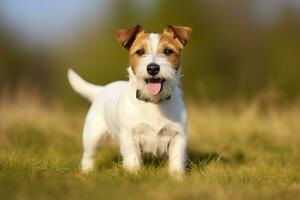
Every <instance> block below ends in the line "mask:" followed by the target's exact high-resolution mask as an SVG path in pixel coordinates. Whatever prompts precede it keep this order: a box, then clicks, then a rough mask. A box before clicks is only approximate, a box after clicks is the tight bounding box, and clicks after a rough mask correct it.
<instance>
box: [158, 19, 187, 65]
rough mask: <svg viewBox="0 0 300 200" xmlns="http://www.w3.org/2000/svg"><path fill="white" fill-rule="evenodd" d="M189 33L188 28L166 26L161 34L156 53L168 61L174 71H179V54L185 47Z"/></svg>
mask: <svg viewBox="0 0 300 200" xmlns="http://www.w3.org/2000/svg"><path fill="white" fill-rule="evenodd" d="M191 31H192V30H191V29H190V28H189V27H183V26H172V25H168V26H166V27H165V29H164V31H163V33H162V34H161V37H160V41H159V47H158V49H159V50H158V51H159V52H161V53H162V54H163V55H164V56H165V57H166V58H167V59H168V61H169V62H170V63H171V64H172V68H173V69H174V70H178V69H179V63H180V52H181V50H182V49H183V47H184V46H185V45H186V43H187V40H188V38H189V36H190V34H191Z"/></svg>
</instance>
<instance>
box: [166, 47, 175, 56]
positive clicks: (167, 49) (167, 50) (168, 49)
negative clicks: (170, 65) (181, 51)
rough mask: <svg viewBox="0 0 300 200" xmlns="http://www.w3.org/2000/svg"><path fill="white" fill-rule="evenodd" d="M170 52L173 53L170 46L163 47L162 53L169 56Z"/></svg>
mask: <svg viewBox="0 0 300 200" xmlns="http://www.w3.org/2000/svg"><path fill="white" fill-rule="evenodd" d="M172 53H174V51H173V50H172V49H170V48H165V50H164V54H165V55H166V56H169V55H171V54H172Z"/></svg>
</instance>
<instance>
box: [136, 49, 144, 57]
mask: <svg viewBox="0 0 300 200" xmlns="http://www.w3.org/2000/svg"><path fill="white" fill-rule="evenodd" d="M135 53H136V54H137V55H138V56H142V55H144V53H145V51H144V50H143V49H140V50H137V51H136V52H135Z"/></svg>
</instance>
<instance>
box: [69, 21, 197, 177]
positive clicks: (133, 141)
mask: <svg viewBox="0 0 300 200" xmlns="http://www.w3.org/2000/svg"><path fill="white" fill-rule="evenodd" d="M191 31H192V30H191V28H189V27H184V26H172V25H167V26H166V27H165V28H164V30H163V32H162V33H160V34H156V33H148V32H145V31H144V29H143V28H142V27H141V26H139V25H137V26H135V27H133V28H126V29H121V30H119V31H117V39H118V41H119V42H120V43H121V44H122V45H123V46H124V47H125V48H126V49H127V50H128V51H129V62H130V66H129V68H128V73H129V81H116V82H112V83H109V84H107V85H105V86H98V85H93V84H91V83H88V82H86V81H85V80H83V79H82V78H80V77H79V76H78V75H77V74H76V73H75V72H74V71H72V70H71V69H69V71H68V78H69V81H70V84H71V86H72V88H73V89H74V90H75V91H76V92H78V93H79V94H80V95H82V96H83V97H85V98H87V99H88V100H90V101H91V102H92V105H91V107H90V109H89V111H88V114H87V116H86V120H85V124H84V128H83V148H84V153H83V157H82V160H81V169H82V171H84V172H88V171H91V170H92V169H93V166H94V160H95V155H96V151H97V147H98V146H99V141H100V140H101V138H103V136H104V135H105V134H106V133H108V134H109V135H111V136H112V137H113V138H115V139H116V140H117V141H118V142H119V145H120V151H121V155H122V158H123V162H122V163H123V166H124V168H125V169H127V170H129V171H131V172H135V171H137V170H138V169H139V168H140V165H141V161H142V159H141V156H142V153H152V154H154V155H162V154H167V155H168V161H169V172H170V174H183V173H184V169H185V160H186V147H187V113H186V108H185V105H184V102H183V99H182V94H181V90H180V53H181V50H182V49H183V47H184V46H185V45H186V43H187V40H188V38H189V36H190V34H191Z"/></svg>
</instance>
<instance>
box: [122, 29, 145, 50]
mask: <svg viewBox="0 0 300 200" xmlns="http://www.w3.org/2000/svg"><path fill="white" fill-rule="evenodd" d="M141 32H144V29H143V28H142V27H141V26H140V25H136V26H135V27H132V28H124V29H120V30H118V31H117V38H118V41H119V42H120V43H121V44H122V45H123V46H124V47H125V48H126V49H130V47H131V45H132V43H133V41H134V40H135V38H136V36H137V34H139V33H141Z"/></svg>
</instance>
